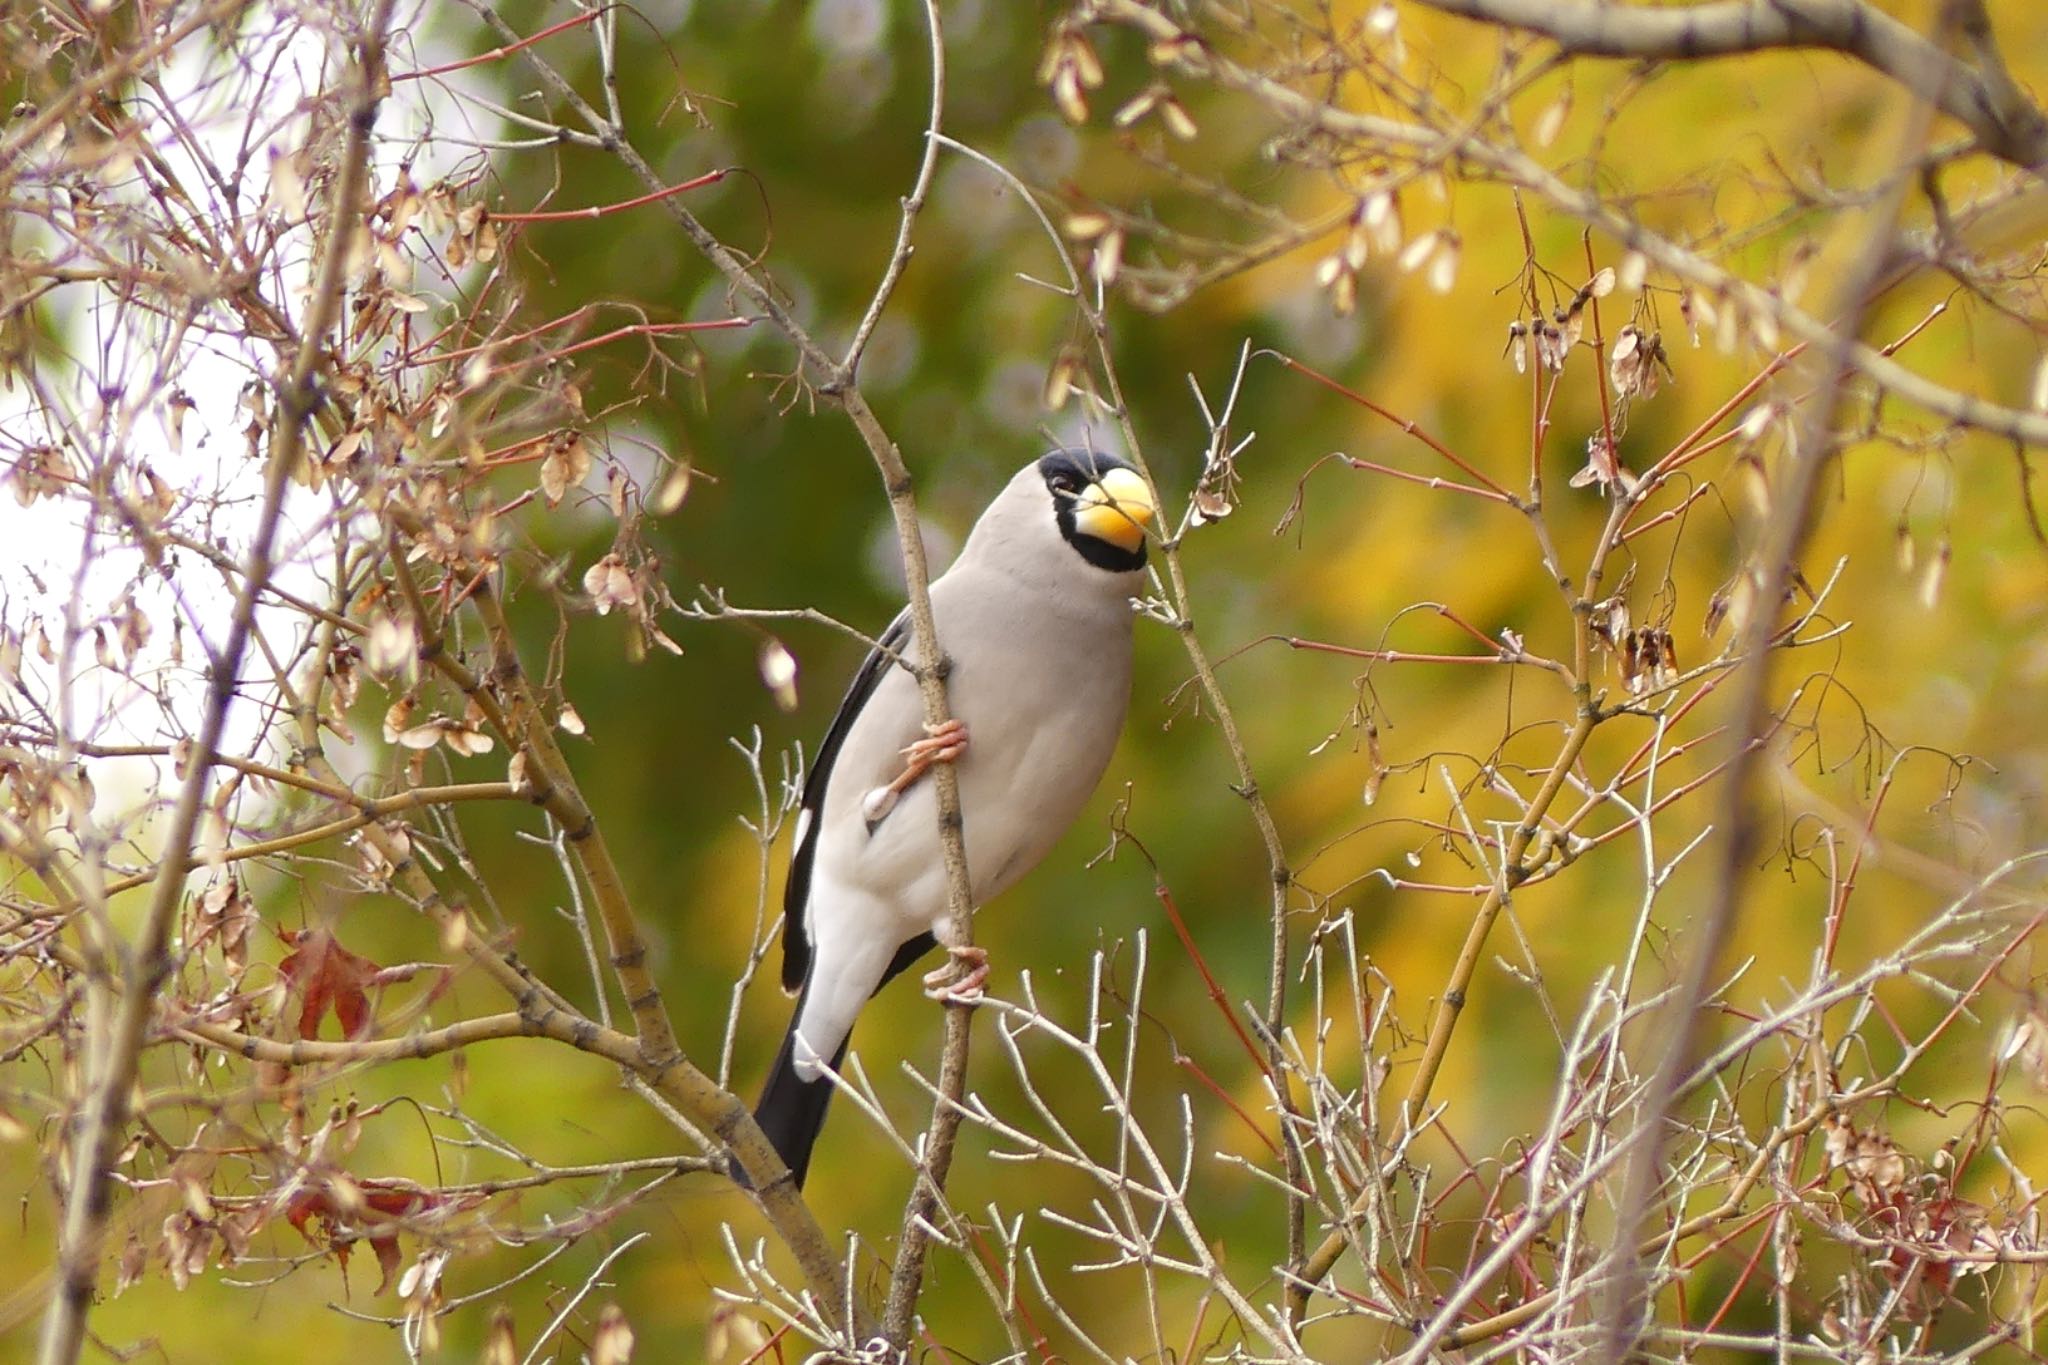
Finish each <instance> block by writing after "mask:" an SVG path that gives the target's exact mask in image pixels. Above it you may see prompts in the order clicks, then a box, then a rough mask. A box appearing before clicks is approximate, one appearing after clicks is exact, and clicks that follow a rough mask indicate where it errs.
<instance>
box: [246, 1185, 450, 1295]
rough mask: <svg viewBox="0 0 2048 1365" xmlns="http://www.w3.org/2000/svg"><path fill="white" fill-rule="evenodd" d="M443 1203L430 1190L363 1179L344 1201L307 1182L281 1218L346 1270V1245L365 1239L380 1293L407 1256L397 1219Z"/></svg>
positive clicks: (328, 1189)
mask: <svg viewBox="0 0 2048 1365" xmlns="http://www.w3.org/2000/svg"><path fill="white" fill-rule="evenodd" d="M445 1203H446V1201H445V1200H444V1199H443V1198H442V1196H440V1195H438V1194H436V1193H434V1192H433V1191H431V1190H418V1189H412V1188H409V1187H407V1186H402V1185H393V1184H389V1183H387V1182H385V1181H381V1180H365V1181H362V1182H360V1183H358V1184H355V1185H354V1186H353V1188H352V1189H351V1191H350V1194H349V1198H348V1199H347V1200H346V1201H343V1200H337V1199H336V1198H335V1195H334V1189H333V1187H332V1186H331V1185H325V1184H323V1185H317V1186H310V1185H309V1186H307V1187H306V1188H303V1189H301V1190H299V1191H298V1192H297V1193H295V1194H294V1195H292V1197H291V1199H290V1200H289V1201H288V1202H287V1203H286V1204H285V1209H284V1216H285V1221H286V1222H288V1223H290V1224H291V1225H292V1226H293V1227H295V1228H297V1229H298V1230H299V1235H300V1236H302V1237H304V1238H305V1239H306V1240H307V1241H308V1242H311V1243H312V1244H313V1245H315V1246H323V1247H325V1248H326V1249H327V1251H328V1252H330V1253H331V1254H332V1255H333V1256H334V1259H335V1260H336V1261H337V1262H339V1263H340V1265H341V1267H342V1269H343V1270H344V1271H346V1270H347V1268H348V1253H349V1248H350V1247H352V1246H353V1245H354V1244H355V1243H356V1242H358V1241H363V1242H368V1243H369V1244H370V1250H371V1252H372V1253H373V1254H374V1255H375V1256H376V1257H377V1268H378V1270H379V1271H381V1272H382V1275H383V1278H382V1279H381V1280H379V1281H378V1283H377V1289H376V1292H377V1293H379V1294H382V1293H383V1292H384V1291H385V1290H387V1289H389V1288H391V1286H392V1285H393V1284H395V1283H396V1282H397V1280H398V1270H399V1266H400V1265H401V1264H402V1263H403V1262H404V1259H405V1257H404V1254H403V1253H402V1252H401V1251H400V1250H399V1247H398V1225H399V1223H400V1222H401V1221H402V1220H404V1219H406V1218H409V1217H412V1216H413V1215H415V1214H418V1213H422V1212H425V1211H426V1210H428V1209H433V1208H438V1207H441V1206H443V1205H444V1204H445Z"/></svg>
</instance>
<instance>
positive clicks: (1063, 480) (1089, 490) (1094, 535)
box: [1038, 450, 1158, 573]
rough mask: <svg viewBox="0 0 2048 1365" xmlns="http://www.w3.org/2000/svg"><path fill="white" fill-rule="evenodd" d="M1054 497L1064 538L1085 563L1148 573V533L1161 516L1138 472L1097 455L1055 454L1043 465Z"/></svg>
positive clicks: (1111, 457) (1115, 570)
mask: <svg viewBox="0 0 2048 1365" xmlns="http://www.w3.org/2000/svg"><path fill="white" fill-rule="evenodd" d="M1038 473H1039V475H1040V477H1042V478H1043V479H1044V480H1045V487H1046V491H1047V492H1049V493H1051V494H1052V501H1053V514H1054V515H1055V516H1056V517H1057V518H1058V519H1059V527H1060V537H1061V538H1062V539H1063V540H1065V541H1066V542H1067V544H1069V545H1071V546H1073V547H1074V549H1075V551H1076V552H1077V553H1078V554H1079V555H1080V556H1081V558H1083V559H1085V560H1087V561H1088V562H1089V563H1090V564H1093V565H1094V566H1095V567H1096V568H1098V569H1106V570H1108V571H1109V572H1111V573H1132V572H1135V571H1136V570H1138V569H1142V568H1144V567H1145V527H1146V526H1147V525H1149V524H1150V523H1151V521H1152V518H1153V517H1154V516H1155V515H1157V512H1158V509H1157V508H1156V507H1155V506H1154V504H1153V502H1152V491H1151V490H1150V489H1149V488H1147V487H1146V486H1145V480H1144V479H1143V478H1141V477H1140V476H1139V474H1138V471H1137V470H1135V469H1133V468H1131V466H1130V465H1129V464H1128V463H1127V462H1125V461H1123V460H1120V459H1118V458H1117V457H1116V456H1114V455H1107V454H1104V453H1102V452H1100V451H1094V450H1055V451H1053V452H1052V453H1051V454H1049V455H1047V456H1045V457H1044V458H1043V459H1041V460H1039V462H1038Z"/></svg>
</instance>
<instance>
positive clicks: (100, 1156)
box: [38, 0, 394, 1365]
mask: <svg viewBox="0 0 2048 1365" xmlns="http://www.w3.org/2000/svg"><path fill="white" fill-rule="evenodd" d="M393 3H394V0H377V4H376V7H375V8H374V9H373V10H372V12H371V14H370V18H369V22H368V23H367V24H366V25H365V26H364V27H363V29H362V31H361V33H360V34H359V35H358V36H357V38H356V39H355V47H356V56H355V61H354V62H353V64H352V65H351V68H350V76H351V79H350V81H349V87H350V88H349V93H348V101H347V103H348V118H347V120H346V132H345V133H344V135H343V143H342V153H341V161H340V165H339V167H338V169H337V171H336V174H335V177H334V183H333V195H332V198H331V199H330V200H329V204H328V225H327V237H326V241H325V242H324V243H323V245H322V248H321V256H320V262H319V270H318V274H317V276H316V278H315V280H314V284H313V290H312V294H311V297H310V299H309V301H308V303H307V306H306V315H305V322H304V324H303V327H302V329H301V331H300V335H299V341H298V347H297V350H296V352H295V354H294V355H293V357H292V360H291V364H290V367H289V369H288V371H287V372H286V374H285V375H284V376H283V377H282V379H281V381H280V382H279V384H278V388H277V393H276V396H275V420H274V421H273V423H272V425H271V431H270V441H269V455H270V463H269V467H268V468H267V469H266V470H265V472H264V484H263V502H262V506H261V509H260V511H259V512H258V514H257V520H256V527H255V535H254V537H253V539H252V540H251V542H250V545H249V551H248V556H247V558H246V560H245V562H244V565H243V569H242V588H241V591H239V592H238V593H236V594H235V603H234V608H233V615H232V617H231V619H230V621H229V624H228V633H227V639H226V640H225V641H224V642H223V644H222V646H221V649H220V652H219V653H218V654H217V655H215V656H214V657H213V658H212V659H211V660H210V673H211V686H210V687H209V688H208V690H207V698H206V709H205V715H204V719H203V720H202V722H201V725H200V732H199V737H198V739H197V740H196V741H195V742H194V744H193V748H192V761H191V767H190V769H189V771H188V773H187V775H186V778H185V781H184V784H183V786H182V787H181V788H180V790H179V792H178V802H177V805H176V806H175V807H174V808H173V810H172V813H171V819H170V823H169V825H168V827H167V828H166V829H165V831H164V855H163V862H162V864H161V865H160V866H159V867H158V869H157V875H156V884H155V887H154V888H153V890H152V892H151V895H150V900H149V905H148V907H147V908H146V910H145V911H144V912H143V917H142V926H141V929H140V930H139V931H138V933H137V935H136V938H135V940H134V942H133V943H132V944H131V945H129V947H128V949H127V951H126V952H124V953H122V954H121V955H120V956H121V957H122V958H123V959H124V961H123V962H122V964H121V976H122V978H123V984H122V988H121V990H120V993H119V998H118V999H116V998H115V995H114V992H113V991H111V990H110V989H109V986H110V984H111V983H109V982H106V981H104V980H101V981H97V982H95V983H94V987H93V990H92V993H91V994H92V999H91V1015H92V1028H93V1032H94V1034H95V1035H96V1036H97V1037H98V1039H99V1046H98V1047H97V1048H96V1049H94V1051H93V1054H92V1061H91V1063H90V1064H89V1074H90V1076H91V1082H90V1088H89V1090H88V1094H87V1097H86V1104H85V1111H84V1113H83V1114H81V1115H79V1116H78V1117H77V1119H76V1120H75V1121H74V1122H75V1124H76V1126H75V1128H74V1131H73V1137H72V1146H71V1172H72V1176H71V1189H70V1191H69V1195H68V1197H67V1199H66V1201H65V1210H64V1222H63V1227H62V1229H61V1231H60V1233H59V1238H58V1252H57V1263H58V1285H57V1292H56V1293H55V1294H54V1295H53V1296H52V1297H51V1300H50V1306H49V1308H48V1310H47V1311H46V1312H45V1314H44V1317H43V1332H42V1341H41V1348H40V1353H39V1355H38V1359H39V1360H40V1361H41V1365H72V1362H74V1361H76V1360H77V1359H78V1355H79V1351H80V1350H81V1349H82V1347H83V1346H84V1343H85V1335H86V1318H87V1316H88V1314H89V1313H90V1312H91V1308H92V1296H93V1289H94V1286H95V1284H96V1282H97V1281H98V1278H99V1266H100V1260H101V1249H102V1243H103V1242H104V1240H105V1236H106V1224H107V1215H108V1213H109V1205H110V1199H111V1192H112V1187H111V1175H112V1169H113V1164H114V1160H115V1158H116V1156H117V1155H118V1153H119V1152H120V1149H121V1146H122V1143H123V1140H124V1135H125V1133H126V1132H127V1127H128V1119H129V1097H130V1094H131V1092H132V1091H133V1090H134V1088H135V1078H136V1071H137V1063H138V1061H139V1059H140V1057H141V1053H142V1044H143V1041H144V1038H145V1036H146V1034H147V1032H148V1024H149V1017H150V1013H151V1011H152V1010H153V1009H154V1008H155V1002H156V994H157V991H158V989H159V987H161V986H162V984H163V982H164V980H165V979H166V978H167V977H168V976H169V975H170V973H171V966H172V962H171V954H170V938H171V925H172V921H173V919H174V918H175V916H176V913H177V908H178V905H179V902H180V901H181V900H182V898H183V894H184V889H185V876H186V873H187V872H188V871H189V870H190V868H191V852H192V836H193V831H194V829H195V828H196V827H197V825H198V823H199V813H200V810H201V808H202V805H203V802H204V800H205V796H206V791H207V786H208V779H209V778H210V777H211V776H212V773H213V756H214V754H215V753H216V752H218V750H219V748H220V740H221V734H222V732H223V731H224V730H225V728H226V726H227V717H228V711H229V709H230V708H231V706H232V705H233V702H234V696H235V678H236V676H237V675H238V674H239V673H240V671H241V666H242V656H243V654H244V652H245V651H246V650H247V648H248V645H249V637H250V635H251V633H252V631H253V630H254V627H255V619H256V599H257V596H258V594H259V593H260V592H261V591H262V585H263V584H264V583H265V582H267V581H268V580H269V578H270V573H271V569H272V567H273V565H272V561H271V550H272V546H273V544H274V543H275V540H276V536H277V528H278V522H279V520H280V518H281V516H282V514H283V511H284V499H285V493H286V491H287V490H288V489H289V488H290V487H291V483H292V477H293V475H294V474H295V473H296V472H297V470H298V466H299V461H300V458H301V456H302V455H303V453H304V448H305V435H306V425H307V422H308V421H309V419H310V418H311V417H312V415H313V411H314V409H315V408H316V407H317V406H318V405H319V402H320V394H319V390H318V388H317V387H316V385H315V378H316V376H317V375H318V373H319V370H320V367H321V364H322V361H323V358H324V356H325V354H326V342H327V333H328V331H329V330H330V329H331V328H332V327H333V326H334V324H335V321H336V319H337V318H338V317H339V316H340V314H341V300H342V293H343V291H344V289H345V286H346V283H347V261H348V257H349V245H350V243H351V241H352V240H353V239H354V235H355V232H356V229H357V223H358V218H359V215H360V214H361V212H362V208H363V204H364V201H365V199H366V197H367V196H366V190H367V185H368V179H369V160H370V131H371V129H372V128H373V127H374V126H375V124H376V119H377V109H378V106H379V104H380V103H381V102H382V100H383V92H384V86H385V81H384V39H385V29H386V27H387V26H388V25H389V24H390V22H391V11H392V8H393ZM155 50H156V49H154V48H152V49H149V51H155Z"/></svg>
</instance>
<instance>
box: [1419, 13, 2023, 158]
mask: <svg viewBox="0 0 2048 1365" xmlns="http://www.w3.org/2000/svg"><path fill="white" fill-rule="evenodd" d="M1418 3H1420V4H1422V5H1425V6H1427V7H1428V8H1430V9H1433V10H1437V11H1439V12H1441V13H1444V14H1455V15H1458V16H1460V17H1462V18H1466V19H1474V20H1478V21H1479V22H1481V23H1487V24H1494V25H1498V26H1501V27H1505V28H1513V29H1520V30H1522V31H1523V32H1526V33H1536V34H1541V35H1542V36H1543V37H1545V38H1548V39H1550V40H1551V41H1553V42H1555V43H1557V44H1558V46H1560V47H1562V48H1563V49H1564V50H1565V51H1566V52H1567V53H1569V54H1571V55H1573V56H1584V57H1632V58H1639V59H1650V60H1656V61H1670V60H1679V61H1684V60H1692V59H1697V58H1702V57H1726V56H1734V55H1738V54H1741V53H1748V52H1763V51H1768V50H1772V49H1796V48H1824V49H1827V50H1829V51H1833V52H1839V53H1842V54H1843V55H1845V56H1849V57H1854V58H1855V59H1856V60H1858V61H1860V62H1862V63H1863V64H1864V65H1865V66H1868V67H1870V68H1871V69H1872V70H1874V71H1877V72H1879V73H1880V74H1882V75H1885V76H1888V77H1890V78H1891V79H1892V80H1895V81H1897V82H1898V83H1899V84H1901V85H1903V86H1905V87H1906V88H1907V89H1908V90H1911V91H1912V92H1913V93H1914V94H1915V95H1918V96H1919V97H1920V98H1921V99H1924V100H1926V101H1928V102H1929V103H1931V104H1933V105H1935V106H1936V107H1937V108H1939V109H1940V110H1941V111H1942V112H1943V113H1945V114H1947V115H1948V116H1949V117H1951V118H1953V119H1955V120H1956V121H1957V122H1959V123H1962V124H1963V125H1964V126H1966V127H1967V128H1969V129H1970V131H1971V132H1972V133H1974V134H1976V137H1977V140H1978V142H1980V143H1981V144H1982V145H1983V147H1984V150H1985V151H1987V152H1990V153H1991V154H1992V155H1993V156H1996V157H1998V158H1999V159H2000V160H2002V161H2008V162H2011V163H2012V164H2013V165H2015V166H2019V167H2021V168H2023V169H2035V168H2038V167H2041V166H2042V165H2043V163H2044V162H2048V118H2044V117H2043V116H2042V113H2041V111H2040V109H2038V108H2037V107H2035V105H2034V104H2033V103H2032V102H2031V101H2029V100H2028V99H2027V98H2026V96H2025V95H2024V94H2023V93H2022V92H2021V91H2020V90H2019V89H2018V87H2017V86H2015V85H2014V84H2013V82H2012V80H2011V79H2010V78H2009V77H2008V76H2007V75H2006V74H2005V69H2004V64H2003V62H2002V60H2000V59H1999V57H1998V53H1997V48H1996V46H1995V45H1994V44H1993V43H1992V40H1991V28H1990V24H1989V22H1988V21H1985V22H1982V23H1980V24H1978V25H1976V26H1974V27H1973V28H1972V29H1970V30H1968V31H1967V36H1968V37H1969V38H1970V39H1971V40H1972V43H1973V46H1975V47H1976V49H1977V52H1978V60H1979V62H1980V63H1981V64H1982V65H1981V68H1979V67H1972V66H1971V65H1969V64H1968V63H1967V62H1964V61H1961V60H1959V59H1957V58H1956V57H1953V56H1951V55H1949V53H1947V52H1945V51H1943V50H1942V48H1941V47H1939V46H1938V45H1936V44H1935V43H1932V42H1930V41H1928V40H1927V39H1926V38H1924V37H1922V36H1921V35H1920V34H1918V33H1916V32H1914V31H1913V29H1911V28H1910V27H1908V26H1907V25H1905V24H1903V23H1900V22H1899V21H1898V20H1897V19H1894V18H1892V17H1891V16H1890V15H1888V14H1886V13H1884V12H1883V11H1882V10H1879V9H1878V8H1876V7H1875V6H1873V5H1870V4H1867V3H1865V0H1716V2H1715V3H1709V4H1700V5H1682V6H1677V7H1673V8H1656V9H1652V8H1642V7H1634V6H1627V5H1611V4H1559V3H1557V0H1418ZM1977 16H1978V18H1979V19H1980V20H1981V19H1982V18H1983V11H1982V8H1981V5H1979V6H1977Z"/></svg>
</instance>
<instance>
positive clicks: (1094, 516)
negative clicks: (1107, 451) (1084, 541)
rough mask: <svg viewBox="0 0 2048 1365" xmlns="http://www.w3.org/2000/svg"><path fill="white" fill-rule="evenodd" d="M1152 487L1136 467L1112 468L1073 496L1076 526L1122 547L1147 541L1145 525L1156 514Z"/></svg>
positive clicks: (1083, 531) (1082, 530)
mask: <svg viewBox="0 0 2048 1365" xmlns="http://www.w3.org/2000/svg"><path fill="white" fill-rule="evenodd" d="M1158 512H1159V508H1158V506H1157V505H1156V504H1155V503H1154V502H1153V501H1152V490H1151V489H1149V488H1147V487H1146V486H1145V481H1144V480H1143V479H1141V478H1139V477H1138V475H1137V472H1136V471H1135V470H1130V469H1112V470H1110V471H1109V472H1108V473H1107V474H1104V475H1103V476H1102V477H1101V478H1099V479H1097V480H1096V481H1095V482H1094V483H1091V484H1089V485H1088V486H1087V487H1086V488H1084V489H1082V490H1081V496H1080V497H1078V498H1076V499H1075V500H1074V529H1075V530H1077V531H1080V532H1081V533H1082V534H1084V535H1090V536H1093V537H1095V539H1097V540H1101V541H1107V542H1108V543H1109V544H1111V545H1114V546H1116V547H1117V548H1119V549H1123V550H1135V549H1137V548H1138V547H1139V546H1140V545H1142V544H1144V543H1145V528H1146V527H1147V526H1149V525H1151V523H1152V518H1153V517H1155V516H1157V515H1158Z"/></svg>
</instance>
